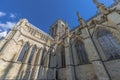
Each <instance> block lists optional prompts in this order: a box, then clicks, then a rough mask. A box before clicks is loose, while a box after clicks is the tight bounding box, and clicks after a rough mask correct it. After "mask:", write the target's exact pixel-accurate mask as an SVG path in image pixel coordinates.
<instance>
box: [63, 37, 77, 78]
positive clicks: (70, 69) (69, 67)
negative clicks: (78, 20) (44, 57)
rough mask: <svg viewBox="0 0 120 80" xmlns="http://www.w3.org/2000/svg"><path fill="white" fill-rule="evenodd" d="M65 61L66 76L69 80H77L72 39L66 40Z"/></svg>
mask: <svg viewBox="0 0 120 80" xmlns="http://www.w3.org/2000/svg"><path fill="white" fill-rule="evenodd" d="M65 58H66V59H65V60H66V76H67V80H75V72H74V66H73V59H72V53H71V51H70V38H69V36H68V37H67V38H66V39H65Z"/></svg>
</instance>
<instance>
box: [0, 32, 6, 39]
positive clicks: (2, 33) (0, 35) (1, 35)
mask: <svg viewBox="0 0 120 80" xmlns="http://www.w3.org/2000/svg"><path fill="white" fill-rule="evenodd" d="M6 35H7V31H4V32H1V33H0V39H1V38H3V37H5V36H6Z"/></svg>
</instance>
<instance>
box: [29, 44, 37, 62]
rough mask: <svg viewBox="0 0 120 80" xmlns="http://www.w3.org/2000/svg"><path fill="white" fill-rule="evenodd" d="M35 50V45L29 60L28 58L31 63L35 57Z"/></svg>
mask: <svg viewBox="0 0 120 80" xmlns="http://www.w3.org/2000/svg"><path fill="white" fill-rule="evenodd" d="M35 50H36V47H35V46H33V48H32V51H31V54H30V57H29V60H28V63H31V61H32V59H33V56H34V53H35Z"/></svg>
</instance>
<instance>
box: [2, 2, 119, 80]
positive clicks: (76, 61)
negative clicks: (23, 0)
mask: <svg viewBox="0 0 120 80" xmlns="http://www.w3.org/2000/svg"><path fill="white" fill-rule="evenodd" d="M94 3H95V5H96V6H97V8H98V9H99V11H100V13H99V14H97V15H95V16H94V17H92V18H91V19H90V20H88V21H87V22H85V21H84V20H83V19H82V18H81V17H80V15H79V13H77V15H78V21H79V22H80V25H78V26H77V27H76V28H74V29H72V30H70V29H69V27H68V25H67V23H64V22H63V21H62V20H61V19H58V20H57V21H56V22H55V23H54V24H52V25H51V27H50V33H49V34H47V33H45V32H44V31H42V30H40V29H38V28H37V27H35V26H33V25H32V24H30V23H29V22H28V21H27V20H26V19H21V20H20V21H19V22H18V23H17V24H16V25H15V26H14V28H13V29H12V30H11V31H10V32H9V33H8V35H7V36H6V37H5V38H4V39H2V40H0V80H6V79H7V80H11V79H12V80H120V3H119V0H116V1H115V3H114V4H113V5H112V6H111V7H109V8H107V7H105V6H104V5H103V4H102V3H99V2H97V1H96V0H94Z"/></svg>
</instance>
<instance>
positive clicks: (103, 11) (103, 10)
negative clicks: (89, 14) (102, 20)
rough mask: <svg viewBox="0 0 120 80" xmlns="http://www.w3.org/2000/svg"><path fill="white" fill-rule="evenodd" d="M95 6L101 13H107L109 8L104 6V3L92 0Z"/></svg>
mask: <svg viewBox="0 0 120 80" xmlns="http://www.w3.org/2000/svg"><path fill="white" fill-rule="evenodd" d="M93 2H94V3H95V5H96V6H97V8H98V9H99V10H100V12H101V13H102V14H108V13H109V12H110V10H109V9H108V8H107V7H105V6H104V4H101V3H99V2H98V1H97V0H93Z"/></svg>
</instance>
